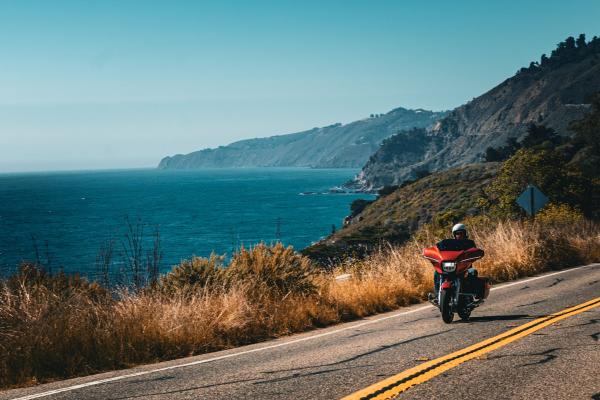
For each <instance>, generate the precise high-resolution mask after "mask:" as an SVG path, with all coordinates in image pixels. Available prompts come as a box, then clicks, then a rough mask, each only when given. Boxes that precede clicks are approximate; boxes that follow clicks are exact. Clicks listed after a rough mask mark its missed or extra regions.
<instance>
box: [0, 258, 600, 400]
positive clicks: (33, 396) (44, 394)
mask: <svg viewBox="0 0 600 400" xmlns="http://www.w3.org/2000/svg"><path fill="white" fill-rule="evenodd" d="M597 265H600V264H589V265H583V266H579V267H574V268H569V269H565V270H562V271H558V272H552V273H550V274H546V275H540V276H536V277H533V278H528V279H524V280H520V281H517V282H512V283H507V284H502V285H500V286H497V287H493V288H492V289H491V290H500V289H506V288H507V287H511V286H515V285H520V284H523V283H527V282H533V281H537V280H538V279H544V278H548V277H550V276H554V275H561V274H565V273H567V272H572V271H575V270H579V269H582V268H588V267H593V266H597ZM429 308H433V305H431V304H429V305H426V306H422V307H419V308H415V309H414V310H410V311H403V312H399V313H396V314H393V315H388V316H385V317H381V318H377V319H370V320H368V321H364V322H361V323H358V324H354V325H351V326H346V327H344V328H340V329H336V330H332V331H329V332H323V333H318V334H316V335H312V336H306V337H303V338H299V339H294V340H290V341H287V342H282V343H277V344H272V345H269V346H264V347H259V348H256V349H251V350H244V351H240V352H237V353H231V354H225V355H222V356H218V357H212V358H207V359H204V360H198V361H192V362H189V363H185V364H177V365H171V366H169V367H163V368H157V369H152V370H148V371H139V372H133V373H130V374H125V375H118V376H113V377H112V378H106V379H99V380H97V381H91V382H86V383H80V384H79V385H73V386H67V387H64V388H59V389H54V390H49V391H47V392H42V393H36V394H30V395H27V396H23V397H15V398H13V399H12V400H32V399H39V398H41V397H47V396H51V395H53V394H58V393H63V392H69V391H72V390H76V389H82V388H85V387H89V386H96V385H101V384H103V383H109V382H115V381H120V380H123V379H128V378H134V377H137V376H142V375H149V374H153V373H155V372H162V371H169V370H173V369H178V368H184V367H190V366H193V365H199V364H206V363H209V362H213V361H218V360H223V359H226V358H232V357H237V356H242V355H245V354H250V353H256V352H259V351H264V350H270V349H275V348H278V347H283V346H288V345H290V344H295V343H300V342H306V341H308V340H313V339H318V338H321V337H324V336H330V335H334V334H336V333H339V332H344V331H347V330H350V329H356V328H360V327H362V326H365V325H372V324H375V323H377V322H381V321H385V320H388V319H392V318H397V317H401V316H404V315H408V314H414V313H416V312H419V311H423V310H426V309H429ZM0 394H1V392H0Z"/></svg>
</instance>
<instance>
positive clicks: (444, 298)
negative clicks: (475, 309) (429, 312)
mask: <svg viewBox="0 0 600 400" xmlns="http://www.w3.org/2000/svg"><path fill="white" fill-rule="evenodd" d="M451 301H452V291H450V290H448V289H442V293H440V311H441V312H442V320H444V322H445V323H447V324H449V323H451V322H452V320H453V319H454V312H453V311H452V305H451V304H450V302H451Z"/></svg>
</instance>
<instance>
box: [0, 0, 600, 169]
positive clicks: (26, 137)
mask: <svg viewBox="0 0 600 400" xmlns="http://www.w3.org/2000/svg"><path fill="white" fill-rule="evenodd" d="M141 4H143V7H142V6H141ZM599 18H600V3H597V2H593V1H583V0H580V1H574V2H570V3H568V4H567V3H565V2H559V1H548V2H544V3H543V5H541V6H540V3H539V2H536V1H518V2H517V1H505V2H502V3H500V2H494V3H492V4H490V3H481V2H474V1H463V2H458V3H457V2H454V3H447V2H443V1H429V2H426V3H422V2H414V1H407V2H392V1H380V2H377V3H369V4H366V3H362V2H357V1H350V2H341V1H332V2H327V3H326V4H323V3H320V2H310V1H309V2H303V3H301V4H293V3H282V2H258V3H253V4H247V3H244V2H234V1H230V2H220V3H218V4H217V3H214V4H208V3H206V4H200V3H198V2H193V1H176V2H161V1H153V2H147V3H139V2H135V1H103V2H94V3H92V2H86V3H78V2H73V1H58V2H53V3H46V2H43V1H29V0H23V1H5V2H2V3H1V4H0V37H2V38H4V42H3V46H2V48H1V50H0V51H2V56H3V57H2V58H3V63H2V65H1V66H0V85H1V87H2V88H3V91H2V92H1V93H0V172H29V171H49V170H52V171H59V170H94V169H125V168H151V167H155V166H156V165H157V164H158V162H159V161H160V159H161V158H162V157H164V156H167V155H172V154H176V153H189V152H192V151H195V150H199V149H202V148H207V147H217V146H220V145H226V144H228V143H231V142H233V141H236V140H242V139H247V138H253V137H266V136H272V135H276V134H285V133H292V132H297V131H302V130H306V129H310V128H312V127H315V126H326V125H330V124H332V123H337V122H341V123H348V122H352V121H355V120H358V119H361V118H364V117H366V116H368V115H369V114H371V113H385V112H387V111H390V110H391V109H394V108H397V107H405V108H413V109H414V108H424V109H429V110H436V111H437V110H445V109H453V108H455V107H457V106H459V105H461V104H464V103H465V102H467V101H469V100H471V99H472V98H473V97H476V96H479V95H481V94H483V93H484V92H486V91H488V90H489V89H491V88H492V87H494V86H495V85H497V84H499V83H500V82H502V81H503V80H504V79H506V78H508V77H510V76H512V75H513V74H514V73H515V72H516V71H517V70H518V69H519V68H520V67H523V66H527V65H529V63H530V62H531V61H534V60H538V59H539V57H540V55H541V54H542V53H546V54H549V53H550V52H551V51H552V50H553V49H554V47H555V45H556V43H558V42H560V41H562V40H564V39H565V38H566V37H567V36H577V35H578V34H579V33H585V34H586V35H587V37H588V40H589V39H591V38H592V37H593V36H594V35H600V31H598V27H597V21H598V19H599Z"/></svg>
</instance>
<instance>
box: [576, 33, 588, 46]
mask: <svg viewBox="0 0 600 400" xmlns="http://www.w3.org/2000/svg"><path fill="white" fill-rule="evenodd" d="M575 44H576V45H577V48H578V49H584V48H585V47H586V46H587V42H586V41H585V33H581V34H580V35H579V37H578V38H577V41H576V42H575Z"/></svg>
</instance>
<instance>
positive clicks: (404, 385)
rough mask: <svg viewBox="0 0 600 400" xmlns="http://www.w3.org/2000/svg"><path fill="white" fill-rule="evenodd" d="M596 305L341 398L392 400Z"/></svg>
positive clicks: (537, 322)
mask: <svg viewBox="0 0 600 400" xmlns="http://www.w3.org/2000/svg"><path fill="white" fill-rule="evenodd" d="M598 306H600V297H598V298H596V299H594V300H590V301H587V302H585V303H582V304H579V305H577V306H574V307H571V308H567V309H565V310H563V311H560V312H558V313H555V314H551V315H549V316H547V317H542V318H538V319H536V320H533V321H531V322H528V323H526V324H523V325H521V326H519V327H517V328H514V329H511V330H509V331H506V332H504V333H502V334H500V335H498V336H494V337H492V338H489V339H486V340H484V341H482V342H479V343H476V344H474V345H472V346H469V347H466V348H464V349H462V350H459V351H457V352H454V353H451V354H448V355H445V356H443V357H440V358H437V359H435V360H431V361H428V362H425V363H423V364H420V365H418V366H416V367H414V368H411V369H408V370H406V371H404V372H401V373H399V374H397V375H394V376H392V377H389V378H387V379H384V380H382V381H381V382H378V383H376V384H374V385H371V386H369V387H367V388H365V389H363V390H359V391H358V392H356V393H353V394H351V395H349V396H346V397H344V399H343V400H358V399H364V400H383V399H393V398H394V397H396V396H397V395H399V394H400V393H402V392H404V391H405V390H407V389H408V388H410V387H411V386H415V385H418V384H420V383H423V382H426V381H428V380H430V379H431V378H433V377H435V376H437V375H439V374H441V373H443V372H445V371H447V370H449V369H451V368H454V367H456V366H458V365H460V364H462V363H464V362H466V361H469V360H472V359H473V358H476V357H480V356H482V355H483V354H486V353H489V352H490V351H493V350H496V349H498V348H500V347H503V346H506V345H507V344H509V343H512V342H514V341H515V340H519V339H521V338H523V337H525V336H527V335H530V334H532V333H534V332H536V331H539V330H540V329H543V328H545V327H547V326H548V325H552V324H554V323H556V322H558V321H560V320H563V319H565V318H569V317H572V316H574V315H577V314H580V313H582V312H585V311H588V310H591V309H592V308H594V307H598Z"/></svg>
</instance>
